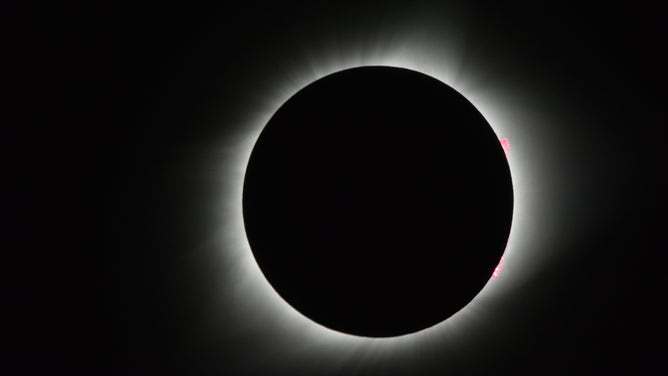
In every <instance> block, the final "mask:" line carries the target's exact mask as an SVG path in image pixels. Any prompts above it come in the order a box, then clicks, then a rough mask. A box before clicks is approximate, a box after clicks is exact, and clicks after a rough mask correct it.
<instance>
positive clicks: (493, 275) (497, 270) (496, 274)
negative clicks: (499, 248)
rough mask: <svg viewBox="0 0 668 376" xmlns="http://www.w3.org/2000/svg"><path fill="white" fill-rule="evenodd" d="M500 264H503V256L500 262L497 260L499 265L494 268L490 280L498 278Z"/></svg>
mask: <svg viewBox="0 0 668 376" xmlns="http://www.w3.org/2000/svg"><path fill="white" fill-rule="evenodd" d="M502 264H503V256H501V260H499V265H497V266H496V268H494V272H493V273H492V278H496V277H498V276H499V273H500V272H501V265H502Z"/></svg>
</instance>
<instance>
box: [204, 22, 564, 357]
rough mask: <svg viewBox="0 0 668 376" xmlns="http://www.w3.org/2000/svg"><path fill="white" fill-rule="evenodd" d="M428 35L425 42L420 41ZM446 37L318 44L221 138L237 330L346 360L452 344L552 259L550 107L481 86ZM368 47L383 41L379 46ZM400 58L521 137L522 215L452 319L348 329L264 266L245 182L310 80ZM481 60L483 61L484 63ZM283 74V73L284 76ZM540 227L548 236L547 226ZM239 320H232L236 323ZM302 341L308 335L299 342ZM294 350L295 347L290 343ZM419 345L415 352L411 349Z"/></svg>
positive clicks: (230, 299)
mask: <svg viewBox="0 0 668 376" xmlns="http://www.w3.org/2000/svg"><path fill="white" fill-rule="evenodd" d="M416 41H419V42H416ZM449 42H450V43H448V41H446V43H443V41H437V40H434V39H430V38H429V36H428V35H411V34H410V33H407V34H405V35H404V37H403V38H402V39H401V40H398V41H397V40H394V41H392V43H390V44H389V45H387V46H380V47H379V46H377V45H375V46H374V47H373V48H371V47H369V46H365V45H362V44H359V45H357V46H352V47H349V48H348V49H347V50H346V51H344V52H342V51H340V50H337V49H329V50H325V51H319V53H316V52H314V53H313V54H312V55H311V56H310V58H309V57H306V59H305V61H304V62H303V63H302V64H296V63H293V65H292V66H293V68H292V69H293V73H292V74H290V73H289V72H288V73H285V74H284V75H282V76H279V77H278V78H277V79H276V82H275V83H273V85H271V87H272V88H273V91H271V92H270V94H268V95H267V94H265V95H262V96H260V97H259V98H258V102H257V103H254V104H253V106H251V108H250V109H249V110H248V111H247V116H246V119H245V120H244V121H243V122H242V124H238V125H239V129H240V130H239V131H238V132H237V133H236V134H232V135H229V136H227V137H225V140H224V141H223V142H222V143H221V145H219V151H221V153H220V154H219V157H220V158H219V162H218V163H219V164H220V165H219V167H218V171H217V173H218V174H219V179H220V192H221V202H220V206H219V214H220V216H219V218H218V221H219V223H220V226H219V228H220V232H219V233H218V235H217V236H216V239H215V240H214V243H215V245H216V248H217V249H218V251H217V252H218V254H217V257H219V260H218V261H219V263H220V264H222V265H225V271H226V273H224V280H223V281H221V283H222V284H223V286H224V287H223V288H224V289H227V291H228V295H226V296H225V299H226V301H225V302H222V304H223V305H224V306H225V309H227V310H233V313H232V314H229V315H228V316H231V317H232V318H233V319H234V320H236V321H235V324H238V326H237V330H239V331H242V330H247V331H250V332H253V331H261V332H262V333H263V335H265V336H266V337H267V338H268V340H267V341H266V342H265V343H264V344H263V346H265V347H266V348H270V349H278V348H281V347H282V348H283V349H285V348H286V344H288V343H289V344H290V346H292V348H295V346H296V349H295V350H291V351H293V352H295V353H296V352H303V351H308V352H309V354H310V355H309V358H310V359H313V361H314V362H316V361H317V360H318V359H328V360H329V361H332V359H334V360H333V361H335V362H336V361H339V362H341V361H344V360H345V359H347V358H350V357H351V356H352V354H355V356H361V357H363V358H364V359H366V360H368V361H382V360H388V359H394V361H398V360H397V359H399V358H400V357H401V356H408V357H411V356H417V355H415V351H411V349H413V350H414V349H426V348H428V347H429V344H433V343H435V342H436V341H445V342H447V343H449V344H454V343H456V342H459V341H462V340H463V338H464V336H465V334H466V333H467V331H468V330H470V329H471V328H474V327H475V326H476V325H478V324H480V323H481V322H485V321H486V320H488V319H489V313H490V312H489V310H488V307H487V305H486V302H487V301H488V300H490V299H498V298H501V297H502V296H503V295H504V294H506V293H508V292H510V291H512V290H513V289H514V288H515V287H517V286H519V285H521V284H522V283H523V282H524V281H526V280H527V279H528V278H530V277H531V276H532V275H534V274H535V273H537V272H538V271H539V270H540V267H541V265H542V264H544V263H545V262H546V260H548V259H549V257H546V255H539V254H537V253H536V250H537V249H540V248H541V245H542V243H544V242H545V241H546V239H548V238H549V235H550V231H551V230H552V227H553V226H552V220H551V217H550V216H549V215H547V213H549V212H550V205H549V202H547V200H546V199H545V196H544V195H543V193H544V192H546V191H549V190H550V187H548V186H547V184H549V183H548V182H549V181H550V180H549V179H546V175H547V174H549V171H551V169H550V168H549V165H550V161H552V158H553V157H552V155H550V152H551V150H552V149H542V150H541V151H542V154H541V153H537V152H536V150H539V149H540V148H539V147H532V145H531V142H533V141H534V140H537V141H538V142H540V141H541V138H540V137H538V138H536V137H532V135H535V133H532V131H531V129H532V127H531V126H532V123H533V122H539V121H541V119H543V114H541V113H540V112H536V111H530V110H528V109H526V108H522V107H521V106H518V105H509V103H507V102H504V100H502V98H506V99H507V98H526V97H528V95H523V94H522V93H521V92H518V90H519V89H517V88H516V87H513V88H511V87H506V86H503V85H502V84H497V85H498V86H496V87H493V88H491V89H490V88H488V87H487V88H486V87H484V86H483V87H481V85H480V84H479V82H478V80H476V79H475V78H476V74H477V72H475V71H471V70H470V69H466V68H462V64H461V62H462V59H463V57H462V54H461V51H459V49H458V48H457V47H456V43H454V42H453V41H452V40H451V41H449ZM368 51H373V52H372V53H370V52H368ZM370 65H379V66H393V67H400V68H405V69H411V70H415V71H417V72H421V73H424V74H427V75H429V76H431V77H434V78H436V79H438V80H440V81H442V82H444V83H446V84H447V85H449V86H451V87H453V88H454V89H455V90H457V91H458V92H460V93H461V94H462V95H463V96H464V97H466V98H467V99H468V100H469V101H470V102H471V103H472V104H473V105H474V106H475V107H476V108H477V109H478V111H480V113H481V114H482V115H483V116H484V117H485V119H486V120H487V122H488V123H489V124H490V125H491V127H492V128H493V130H494V132H495V133H496V134H497V136H498V138H499V139H501V138H507V139H509V140H512V141H511V142H512V145H513V149H512V151H509V152H508V154H507V156H508V163H509V166H510V170H511V176H512V181H513V187H514V197H515V202H514V215H513V221H512V227H511V233H510V239H512V240H511V241H509V243H508V245H507V248H506V251H505V253H504V255H503V273H501V274H499V275H498V276H497V277H496V278H492V276H491V275H490V280H489V281H488V283H487V285H486V286H485V287H484V288H483V289H482V291H481V292H480V293H479V294H478V295H477V296H476V297H475V298H474V299H473V300H472V301H471V302H470V303H469V304H468V305H467V306H465V307H464V308H463V309H461V310H460V311H459V312H457V313H456V314H455V315H453V316H452V317H450V318H449V319H447V320H445V321H443V322H441V323H439V324H437V325H435V326H433V327H430V328H427V329H424V330H421V331H418V332H415V333H411V334H407V335H403V336H398V337H390V338H367V337H359V336H354V335H349V334H344V333H340V332H337V331H334V330H331V329H329V328H326V327H324V326H322V325H320V324H317V323H315V322H313V321H311V320H310V319H309V318H307V317H305V316H303V315H302V314H301V313H299V312H298V311H297V310H295V309H294V308H292V307H291V306H290V305H289V304H288V303H287V302H285V301H284V300H283V299H282V298H281V297H280V296H279V295H278V293H276V292H275V291H274V290H273V288H272V287H271V285H270V284H269V282H268V281H267V280H266V279H265V277H264V275H263V274H262V272H261V271H260V269H259V266H258V265H257V263H256V261H255V258H254V257H253V253H252V251H251V249H250V246H249V244H248V241H247V239H246V233H245V229H244V224H243V217H242V207H241V202H242V191H243V180H244V175H245V171H246V165H247V163H248V160H249V158H250V154H251V151H252V149H253V146H254V144H255V142H256V140H257V138H258V137H259V134H260V132H261V130H262V129H263V128H264V126H265V125H266V124H267V123H268V121H269V119H270V118H271V116H272V115H273V114H274V113H275V111H276V110H277V109H278V108H279V107H280V106H281V105H282V104H283V103H285V102H286V101H287V100H288V99H289V98H290V97H291V96H292V95H294V94H295V93H296V92H297V91H299V90H300V89H302V88H303V87H305V86H307V85H309V84H310V83H312V82H314V81H316V80H318V79H320V78H322V77H324V76H326V75H329V74H332V73H335V72H338V71H341V70H344V69H348V68H353V67H360V66H370ZM478 68H480V67H478ZM281 78H282V79H281ZM538 233H540V234H541V235H542V236H539V235H537V234H538ZM235 324H231V325H235ZM296 344H299V345H296ZM283 351H288V350H283ZM411 354H412V355H411Z"/></svg>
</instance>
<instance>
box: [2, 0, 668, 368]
mask: <svg viewBox="0 0 668 376" xmlns="http://www.w3.org/2000/svg"><path fill="white" fill-rule="evenodd" d="M657 4H658V2H657V3H652V2H647V3H645V2H628V3H627V4H621V5H615V6H611V5H608V4H605V5H600V6H593V5H592V6H582V5H568V4H562V3H552V4H542V5H540V6H537V5H525V4H515V5H512V6H510V5H498V4H497V5H482V4H475V3H467V4H466V5H457V4H446V5H443V4H438V3H437V2H434V3H419V4H418V3H416V2H411V3H407V4H404V5H381V4H371V3H365V4H362V5H350V6H341V5H334V4H333V3H329V4H317V5H316V4H310V5H306V6H304V5H296V4H294V5H283V4H279V3H274V4H271V5H267V4H260V3H254V4H248V5H246V6H243V7H241V6H230V5H224V4H222V3H221V4H219V5H218V6H215V7H206V8H198V7H196V6H187V7H186V6H184V5H183V4H182V5H179V6H168V5H166V4H159V5H155V6H154V5H150V6H149V5H139V4H135V3H130V4H122V5H119V4H116V5H114V6H110V7H106V6H102V5H92V4H87V3H86V4H69V5H67V6H64V5H49V6H47V7H43V6H37V5H23V6H21V7H19V6H13V5H11V4H10V5H8V6H7V12H6V13H5V15H6V16H8V18H9V19H10V21H16V22H11V23H7V24H6V25H8V27H7V28H8V32H7V36H8V37H9V38H8V39H9V41H8V43H7V45H6V48H7V50H6V51H7V55H6V56H7V58H8V60H10V63H12V64H11V68H10V69H8V71H7V72H6V73H9V75H10V76H11V78H12V80H11V82H12V84H14V83H15V84H16V85H9V86H8V88H9V89H10V90H9V91H10V97H11V100H10V101H9V102H8V103H9V104H10V107H11V109H12V110H17V111H18V113H19V115H20V116H19V117H18V119H19V121H18V122H16V123H15V124H16V125H18V126H19V127H16V128H17V129H19V131H17V132H8V135H7V137H6V138H5V142H7V144H8V146H14V145H19V146H20V147H19V149H20V150H19V152H17V153H16V154H13V155H12V158H11V159H10V160H11V161H12V163H11V164H12V165H16V166H19V169H18V172H19V173H20V174H21V175H20V180H21V181H22V182H25V183H26V184H23V186H24V188H22V189H21V190H20V191H19V194H17V195H12V196H10V197H9V198H10V199H9V200H8V201H9V202H10V205H9V207H10V208H17V209H18V210H19V214H18V219H19V220H18V223H19V231H17V232H16V233H17V234H18V235H19V237H20V239H19V240H20V241H21V242H20V248H18V249H19V250H22V252H21V253H20V254H21V255H23V260H22V261H23V262H22V263H20V264H19V265H22V268H20V269H19V270H18V271H19V272H20V273H19V274H20V276H19V277H17V279H16V282H18V283H17V284H16V285H17V286H18V287H19V288H20V289H18V290H17V289H11V290H9V291H5V292H4V294H5V296H6V297H7V299H3V300H4V301H5V302H7V303H6V304H7V305H8V306H10V307H18V308H19V312H20V314H19V315H18V316H17V317H16V319H15V320H13V321H9V322H8V323H9V324H10V325H9V329H8V333H9V335H8V336H5V337H6V338H9V339H10V340H12V343H10V344H9V345H8V346H6V347H5V348H4V349H3V358H4V360H3V362H2V365H1V366H0V367H2V368H3V369H5V370H4V371H3V374H14V373H15V374H22V373H38V372H43V370H52V371H54V370H67V371H68V372H70V373H82V374H83V373H85V374H91V373H93V374H150V373H157V372H162V373H176V374H193V373H209V372H211V373H214V372H215V373H219V374H232V375H233V374H243V373H249V372H255V374H280V373H292V374H295V373H300V372H304V373H315V374H334V373H337V372H339V373H341V374H354V373H355V372H358V373H360V374H374V373H382V372H388V373H390V374H391V373H392V371H394V372H400V371H403V372H405V373H407V374H420V373H422V374H424V373H431V372H433V373H436V374H439V373H447V372H450V373H454V374H457V373H464V372H466V373H469V374H471V373H473V374H476V373H479V374H490V373H492V372H495V373H501V374H506V373H507V374H510V373H513V374H516V373H517V372H531V373H535V374H565V373H568V374H591V373H603V372H611V371H618V372H622V373H627V374H631V373H634V374H646V373H650V372H651V370H653V369H657V370H661V369H662V364H663V363H664V361H663V359H664V358H665V356H666V348H667V346H668V344H667V342H666V341H667V340H666V338H668V337H667V336H666V334H668V333H667V332H666V329H667V328H666V323H665V317H666V314H667V313H668V312H666V308H663V306H664V305H663V301H664V300H665V295H666V294H665V291H666V290H665V287H666V278H667V277H666V275H665V271H666V267H667V265H668V260H667V257H666V254H665V249H666V247H665V245H664V244H665V243H664V241H663V232H664V230H665V222H666V221H665V219H664V218H665V217H664V214H663V213H665V210H666V200H665V196H664V195H665V191H666V190H665V188H666V186H665V184H664V183H663V182H662V180H661V177H662V176H663V175H665V161H666V158H665V157H664V153H663V151H662V149H663V146H664V142H665V141H664V140H666V136H667V134H666V129H665V122H666V111H665V101H664V99H665V95H664V90H665V84H666V73H665V67H666V66H668V64H667V62H666V58H665V57H664V56H662V50H664V49H665V48H664V46H665V40H666V26H665V25H666V23H665V14H666V13H665V8H663V7H660V6H659V5H657ZM408 15H411V16H413V17H417V18H419V17H424V18H425V25H433V24H434V23H435V24H438V23H439V22H441V23H447V22H450V21H451V20H457V22H461V23H462V24H463V25H465V26H466V27H465V29H466V30H467V33H466V35H465V40H466V42H465V45H466V46H469V47H470V49H467V51H468V54H467V55H466V60H465V63H467V64H468V63H471V64H481V65H485V66H492V67H494V68H493V69H491V70H489V71H492V72H498V73H499V74H501V75H504V76H511V77H513V79H514V80H515V81H516V82H522V83H524V84H525V85H527V86H528V87H531V88H533V89H534V90H533V92H535V93H539V94H542V95H544V96H545V98H547V102H549V103H550V109H551V110H552V111H551V112H550V113H559V114H560V116H561V117H562V118H567V119H570V120H571V122H563V121H561V122H559V127H561V128H559V129H553V130H552V131H554V132H555V134H559V135H563V138H562V137H557V138H555V139H554V143H555V145H554V146H556V147H557V148H559V149H562V148H563V159H562V160H560V161H559V162H560V164H561V165H562V166H567V167H568V168H571V166H575V167H572V168H574V169H577V173H573V174H571V175H568V176H570V177H571V179H573V178H574V177H575V178H577V182H574V181H572V180H569V181H564V182H561V184H564V185H569V184H576V185H577V187H578V188H577V189H576V190H575V191H574V192H576V193H577V194H576V195H575V196H577V199H576V200H571V201H567V200H564V202H563V203H559V204H558V205H556V207H559V208H560V210H562V211H563V212H564V213H575V214H577V215H575V214H574V215H573V217H572V219H573V221H572V222H571V226H570V227H569V226H567V225H565V226H564V228H563V231H564V232H565V233H567V232H569V231H573V228H574V227H577V228H584V229H586V231H583V232H582V233H581V234H580V235H578V236H570V237H567V238H568V239H569V241H568V242H559V239H558V238H557V239H555V240H554V241H553V244H551V245H550V246H551V247H552V248H554V249H556V250H559V252H560V253H563V255H564V256H563V257H559V258H556V259H555V260H554V261H553V262H551V263H550V265H549V267H547V268H545V269H544V270H541V272H540V274H539V275H538V276H536V277H535V278H532V279H531V282H530V283H528V284H526V285H524V286H522V288H521V289H519V290H518V291H516V292H514V293H513V294H511V295H509V296H508V297H507V301H506V302H504V304H503V305H501V306H506V307H512V308H511V309H510V308H509V309H505V310H504V309H501V310H499V316H498V318H497V319H498V322H499V323H501V324H500V325H497V326H492V327H489V328H487V329H486V330H488V332H486V333H485V335H484V336H485V340H484V341H477V342H476V343H477V344H478V345H477V346H475V347H467V348H465V349H460V353H459V355H458V356H457V359H456V360H455V361H450V362H441V361H440V359H441V358H442V357H443V356H441V355H439V353H438V351H439V350H438V347H437V345H434V346H435V347H434V348H431V351H432V353H429V354H426V355H425V357H424V359H423V361H421V362H419V363H409V364H403V367H404V368H390V369H388V368H387V365H384V364H380V363H378V362H364V361H363V360H359V359H357V360H354V361H352V360H351V361H350V363H346V362H343V363H339V364H338V368H336V369H333V368H328V367H327V363H326V362H325V363H322V365H321V366H318V367H316V366H313V364H311V366H313V367H314V368H308V367H307V366H306V365H307V364H310V363H308V360H298V361H294V362H293V363H294V364H290V362H289V361H284V362H280V361H277V360H276V359H275V358H278V357H280V353H273V354H271V353H270V352H269V351H268V350H266V348H265V347H262V343H263V341H265V338H264V337H263V335H262V333H261V332H260V333H258V332H248V333H244V332H239V330H234V328H232V327H231V325H226V324H225V323H226V322H227V321H226V319H227V318H226V316H225V314H224V311H225V310H224V309H223V310H222V311H221V312H223V313H222V314H221V324H220V325H219V326H218V327H217V328H216V329H215V331H206V330H202V329H201V326H200V325H199V323H200V322H201V320H202V312H206V311H210V310H211V309H212V307H213V306H214V305H215V304H214V303H213V302H214V301H215V300H216V299H217V297H216V295H217V294H221V293H223V294H224V292H221V288H220V287H219V286H214V285H213V281H214V280H215V279H216V277H215V275H214V274H215V273H214V270H212V269H209V268H206V267H205V264H206V262H204V261H202V258H197V257H195V256H193V254H192V253H193V252H194V251H193V250H194V249H197V247H198V246H199V245H200V244H201V242H202V239H206V238H207V237H208V236H209V235H210V234H211V233H212V232H214V231H215V228H214V226H215V225H216V224H215V223H213V222H212V221H209V220H207V215H203V214H202V213H210V212H211V210H212V208H211V202H212V200H214V199H215V197H216V193H217V192H216V189H217V188H218V187H217V186H216V185H215V184H210V183H209V180H207V179H206V178H205V176H206V175H207V172H208V170H207V168H208V167H209V166H212V165H214V164H215V161H213V160H211V159H204V160H203V157H202V153H201V150H203V148H204V149H206V150H211V149H215V144H216V142H217V141H216V140H217V139H221V138H225V137H228V136H231V135H233V134H236V133H237V132H239V131H240V129H241V128H242V125H243V120H244V119H245V117H244V116H243V114H240V110H239V109H240V108H245V107H244V106H247V107H248V108H252V106H248V103H253V101H255V100H257V99H258V97H260V96H263V95H267V96H270V92H271V89H272V84H273V83H274V82H275V78H274V77H273V75H274V74H275V73H276V72H275V71H274V69H275V67H276V65H277V64H279V63H280V64H284V65H289V64H288V62H290V61H291V60H293V59H295V60H297V57H296V56H299V54H300V53H304V48H306V50H308V46H310V45H317V44H318V43H320V42H321V41H322V40H328V39H327V38H328V37H331V38H334V39H337V38H338V39H339V40H351V39H354V38H355V37H356V36H357V35H365V33H367V32H370V30H371V31H373V32H377V31H378V30H381V31H383V32H387V30H392V25H393V23H395V22H396V23H399V22H400V21H401V20H402V19H403V18H404V17H407V16H408ZM427 20H428V21H429V22H427ZM381 25H382V27H381ZM425 28H426V29H427V30H429V26H425ZM437 29H438V28H435V30H436V31H435V32H434V33H435V38H438V32H437ZM463 38H464V37H463ZM304 46H306V47H304ZM483 79H494V77H484V78H483ZM258 93H261V94H258ZM15 101H16V102H18V103H17V105H15V106H14V103H15ZM11 112H12V113H13V112H14V111H11ZM246 118H247V117H246ZM221 124H223V125H222V126H221ZM19 140H20V141H21V143H20V144H17V142H18V141H19ZM212 153H215V152H212ZM204 154H206V153H204ZM202 166H204V167H202ZM10 171H13V170H11V169H10ZM599 212H600V213H601V214H600V215H594V214H596V213H599ZM583 213H586V214H589V215H588V216H586V215H585V216H580V214H583ZM565 218H566V219H567V220H564V221H563V223H565V224H568V223H569V222H568V218H571V217H568V215H566V217H565ZM577 218H587V221H589V222H587V223H584V222H585V221H584V220H581V221H578V220H577ZM590 219H591V220H590ZM592 221H594V222H595V223H592ZM11 229H12V227H10V230H11ZM193 260H197V261H193ZM17 269H18V268H17ZM216 272H220V271H216ZM223 272H224V270H223ZM223 290H224V289H223ZM17 291H18V292H17ZM3 304H4V303H3ZM476 333H480V331H478V332H476ZM478 335H480V334H478ZM277 354H279V355H277ZM289 359H293V360H294V359H299V358H298V357H297V358H294V357H293V358H289ZM277 364H280V366H278V365H277Z"/></svg>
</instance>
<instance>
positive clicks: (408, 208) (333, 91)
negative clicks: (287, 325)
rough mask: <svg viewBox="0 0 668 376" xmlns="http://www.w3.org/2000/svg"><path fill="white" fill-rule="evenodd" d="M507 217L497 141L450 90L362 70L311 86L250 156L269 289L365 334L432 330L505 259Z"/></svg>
mask: <svg viewBox="0 0 668 376" xmlns="http://www.w3.org/2000/svg"><path fill="white" fill-rule="evenodd" d="M512 213H513V188H512V180H511V175H510V169H509V166H508V163H507V160H506V158H505V155H504V151H503V149H502V147H501V145H500V143H499V140H498V137H497V136H496V134H495V133H494V131H493V130H492V128H491V127H490V125H489V124H488V123H487V121H486V120H485V118H484V117H483V116H482V115H481V114H480V112H479V111H478V110H477V109H476V108H475V107H474V106H473V104H471V103H470V102H469V101H468V100H467V99H466V98H465V97H463V96H462V95H461V94H459V93H458V92H457V91H456V90H454V89H453V88H451V87H450V86H448V85H446V84H445V83H443V82H441V81H438V80H436V79H434V78H432V77H430V76H428V75H425V74H423V73H419V72H416V71H412V70H408V69H403V68H394V67H385V66H366V67H359V68H352V69H347V70H343V71H340V72H337V73H334V74H331V75H328V76H326V77H323V78H321V79H319V80H317V81H315V82H313V83H311V84H310V85H308V86H306V87H305V88H303V89H302V90H300V91H299V92H297V93H296V94H295V95H294V96H292V97H291V98H290V99H289V100H288V101H287V102H286V103H284V104H283V105H282V106H281V107H280V108H279V109H278V111H277V112H276V113H275V114H274V115H273V117H272V118H271V119H270V121H269V122H268V124H267V125H266V126H265V128H264V129H263V131H262V132H261V134H260V136H259V138H258V140H257V142H256V144H255V146H254V148H253V150H252V153H251V156H250V159H249V162H248V166H247V169H246V175H245V180H244V187H243V216H244V225H245V229H246V236H247V238H248V242H249V244H250V247H251V249H252V252H253V255H254V257H255V259H256V260H257V263H258V265H259V267H260V269H261V270H262V273H263V274H264V276H265V277H266V279H267V280H268V281H269V283H270V284H271V285H272V287H273V288H274V289H275V290H276V292H277V293H278V294H279V295H280V296H281V297H282V298H283V299H284V300H285V301H286V302H287V303H288V304H290V305H291V306H292V307H294V308H295V309H296V310H297V311H299V312H300V313H302V314H303V315H304V316H306V317H308V318H309V319H311V320H313V321H315V322H317V323H319V324H321V325H323V326H325V327H328V328H330V329H333V330H336V331H339V332H343V333H348V334H352V335H358V336H365V337H392V336H399V335H404V334H408V333H413V332H416V331H419V330H422V329H425V328H428V327H431V326H433V325H435V324H437V323H439V322H441V321H443V320H446V319H447V318H448V317H450V316H452V315H453V314H455V313H456V312H457V311H459V310H460V309H462V308H463V307H464V306H465V305H466V304H468V303H469V302H470V301H471V300H472V299H473V298H474V297H475V296H476V295H477V294H478V293H479V292H480V290H481V289H482V288H483V286H484V285H485V284H486V283H487V281H488V280H489V278H490V277H491V276H492V273H493V272H494V269H495V267H496V266H497V264H498V262H499V259H500V257H501V256H502V254H503V251H504V248H505V245H506V242H507V239H508V235H509V232H510V226H511V220H512Z"/></svg>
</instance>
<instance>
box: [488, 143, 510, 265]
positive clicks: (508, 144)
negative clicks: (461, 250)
mask: <svg viewBox="0 0 668 376" xmlns="http://www.w3.org/2000/svg"><path fill="white" fill-rule="evenodd" d="M499 142H500V143H501V147H503V151H504V152H505V153H506V157H507V156H508V150H510V141H508V138H507V137H502V138H500V139H499ZM504 252H505V250H504ZM502 264H503V256H501V260H499V264H498V265H497V266H496V268H494V272H493V273H492V278H496V277H498V276H499V273H500V272H501V268H502Z"/></svg>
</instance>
